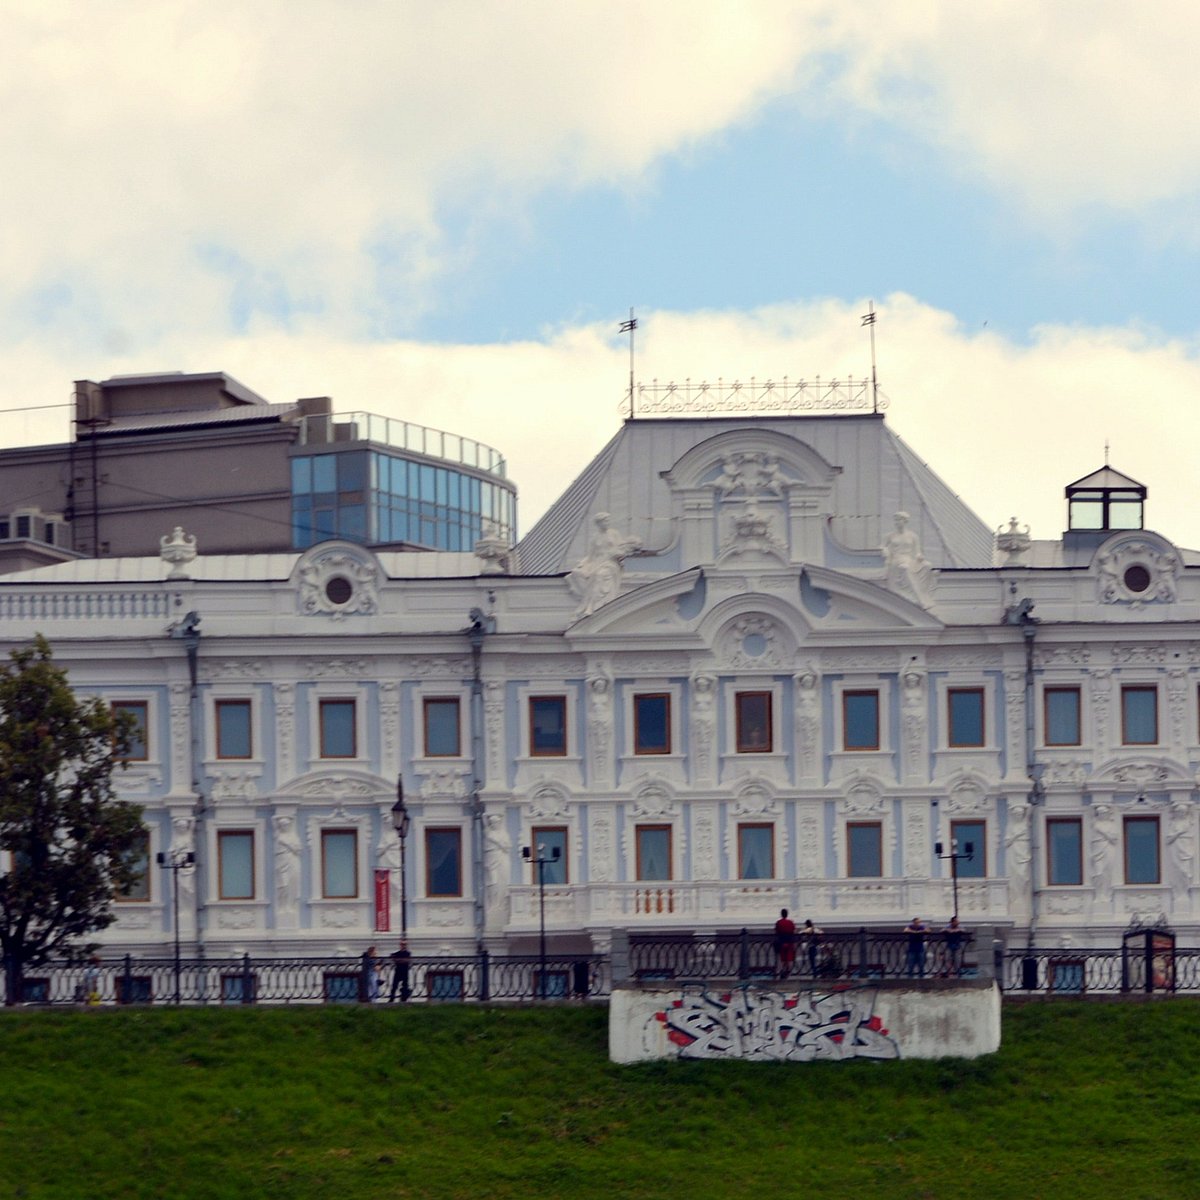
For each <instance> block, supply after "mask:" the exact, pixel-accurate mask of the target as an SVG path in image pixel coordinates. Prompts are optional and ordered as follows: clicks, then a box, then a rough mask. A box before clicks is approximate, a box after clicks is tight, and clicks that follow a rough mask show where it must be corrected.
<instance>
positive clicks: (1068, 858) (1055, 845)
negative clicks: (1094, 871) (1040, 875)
mask: <svg viewBox="0 0 1200 1200" xmlns="http://www.w3.org/2000/svg"><path fill="white" fill-rule="evenodd" d="M1046 840H1047V842H1048V843H1049V845H1048V846H1047V847H1046V851H1047V863H1048V865H1049V881H1050V883H1054V884H1080V883H1082V882H1083V854H1082V850H1083V832H1082V828H1081V825H1080V822H1079V821H1078V820H1075V819H1071V820H1053V819H1052V820H1049V821H1047V822H1046Z"/></svg>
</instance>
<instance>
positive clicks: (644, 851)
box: [637, 825, 671, 880]
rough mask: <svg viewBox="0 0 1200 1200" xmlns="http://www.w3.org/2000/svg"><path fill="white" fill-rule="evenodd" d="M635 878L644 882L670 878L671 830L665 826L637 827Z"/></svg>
mask: <svg viewBox="0 0 1200 1200" xmlns="http://www.w3.org/2000/svg"><path fill="white" fill-rule="evenodd" d="M637 877H638V878H639V879H645V880H656V879H670V878H671V830H670V829H669V828H668V827H667V826H664V825H639V826H638V830H637Z"/></svg>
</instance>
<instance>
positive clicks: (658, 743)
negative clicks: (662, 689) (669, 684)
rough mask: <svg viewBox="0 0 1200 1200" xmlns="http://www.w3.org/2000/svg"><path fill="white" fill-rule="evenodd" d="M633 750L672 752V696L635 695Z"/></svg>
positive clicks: (635, 751)
mask: <svg viewBox="0 0 1200 1200" xmlns="http://www.w3.org/2000/svg"><path fill="white" fill-rule="evenodd" d="M633 752H634V753H635V754H669V753H670V752H671V698H670V696H634V698H633Z"/></svg>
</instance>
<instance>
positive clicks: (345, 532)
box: [338, 504, 367, 541]
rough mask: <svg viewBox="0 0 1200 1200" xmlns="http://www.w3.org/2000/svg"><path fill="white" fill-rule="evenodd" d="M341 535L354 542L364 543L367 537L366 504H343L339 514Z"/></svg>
mask: <svg viewBox="0 0 1200 1200" xmlns="http://www.w3.org/2000/svg"><path fill="white" fill-rule="evenodd" d="M338 516H339V524H340V525H341V531H340V532H341V535H342V537H344V538H350V539H352V540H354V541H363V540H364V539H365V538H366V536H367V508H366V505H365V504H343V505H342V508H341V512H340V513H339V514H338Z"/></svg>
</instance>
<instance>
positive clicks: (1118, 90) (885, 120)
mask: <svg viewBox="0 0 1200 1200" xmlns="http://www.w3.org/2000/svg"><path fill="white" fill-rule="evenodd" d="M0 17H2V18H3V24H2V25H0V28H2V29H3V31H4V37H3V39H0V104H2V105H3V111H4V114H5V119H4V121H3V122H2V123H0V316H2V320H0V348H2V353H3V362H4V371H3V375H2V379H3V384H2V391H0V409H5V410H9V411H7V412H6V413H4V414H3V415H0V430H2V433H0V441H2V442H3V443H4V444H8V445H13V444H21V443H31V442H42V441H56V440H61V439H62V438H63V437H65V436H66V433H67V423H66V422H67V416H66V410H65V409H63V408H47V409H42V410H40V411H32V412H28V411H26V412H15V411H11V410H15V409H27V408H31V407H35V406H42V405H61V404H63V403H64V402H65V401H67V400H68V399H69V396H70V391H71V381H72V380H73V379H77V378H90V379H102V378H106V377H107V376H109V375H113V374H120V373H127V372H140V371H155V370H168V369H175V370H185V371H205V370H224V371H226V372H228V373H229V374H231V375H233V376H235V377H236V378H238V379H239V380H241V381H242V382H243V383H244V384H246V385H247V386H249V387H251V388H253V389H254V390H256V391H258V392H260V393H261V394H263V395H264V396H266V397H267V398H268V399H270V400H275V401H280V400H288V399H293V398H295V397H298V396H309V395H331V396H332V397H333V398H334V403H335V406H336V407H337V408H338V409H339V410H340V411H351V410H356V409H365V410H368V411H372V412H381V413H387V414H389V415H395V416H403V417H406V418H407V419H409V420H413V421H418V422H421V423H424V424H428V425H434V426H437V427H441V428H448V429H452V430H454V431H456V432H460V433H467V434H471V435H474V436H476V437H478V438H480V439H481V440H483V441H485V442H488V443H490V444H491V445H494V446H496V447H497V448H499V449H500V450H502V451H503V452H504V453H505V454H506V455H507V457H508V460H509V464H510V473H511V475H512V477H513V478H514V479H515V480H516V481H517V483H518V485H519V487H520V489H521V526H522V529H523V530H527V529H528V528H529V527H530V525H531V523H532V522H533V520H535V519H536V517H537V516H538V515H539V514H540V513H541V511H542V510H543V509H544V508H545V506H546V505H547V504H548V503H549V502H550V500H552V499H553V497H554V496H555V495H556V494H557V493H558V492H559V491H560V490H561V489H562V488H563V487H564V486H565V485H566V484H567V483H569V482H570V480H571V479H572V478H573V477H574V475H575V474H576V473H577V472H578V471H579V470H580V469H581V468H582V467H583V466H584V465H585V463H586V462H587V461H588V460H589V459H590V458H591V456H592V455H593V454H594V453H595V452H596V450H598V449H599V447H600V446H601V445H602V444H603V442H604V441H605V440H607V438H608V437H609V436H610V435H611V433H612V432H613V431H614V430H615V429H616V428H617V427H618V425H619V422H620V420H621V418H622V413H623V405H624V391H625V388H626V387H627V382H628V370H629V364H628V344H627V341H626V340H625V339H624V338H622V337H621V335H620V334H619V332H618V324H619V322H620V321H621V320H622V319H623V318H625V317H626V316H627V315H628V312H629V309H630V307H631V306H633V307H635V308H636V310H637V314H638V318H639V323H640V327H639V330H638V346H637V374H638V378H639V379H640V380H642V381H644V382H649V381H650V380H652V379H658V380H664V381H665V380H682V379H684V378H691V379H693V380H699V379H716V378H718V377H721V378H723V379H725V380H731V379H748V378H749V377H751V376H754V377H756V378H757V379H760V380H762V379H779V378H782V377H783V376H785V375H786V376H788V377H789V378H791V379H793V380H794V379H798V378H806V379H812V378H814V377H816V376H818V375H819V376H821V377H822V378H825V379H828V378H830V377H839V378H840V377H844V376H846V375H847V374H852V375H855V376H862V375H864V374H867V373H868V372H869V370H870V353H869V343H868V341H867V338H866V331H865V330H864V329H862V328H861V327H860V323H859V317H860V314H861V313H862V312H863V311H865V308H866V305H867V302H868V301H873V302H874V304H875V307H876V308H877V310H878V312H879V320H878V324H877V326H876V333H877V342H878V361H879V379H880V386H881V388H882V390H883V392H884V394H885V395H886V397H887V399H888V401H889V408H888V420H889V421H890V423H891V425H892V427H893V428H894V429H895V430H897V431H898V432H899V433H900V434H901V436H903V437H904V438H905V439H906V440H907V441H908V442H909V443H910V444H911V445H912V446H913V447H914V448H915V449H916V450H917V452H918V453H919V454H921V455H922V456H923V457H924V458H925V459H926V460H927V461H929V462H930V463H931V464H932V465H933V466H934V467H935V469H936V470H937V471H938V472H939V473H940V474H941V475H942V477H943V478H944V479H945V480H946V481H947V482H948V483H949V484H950V485H951V486H952V487H953V488H955V490H957V491H958V492H959V493H960V494H962V495H963V496H964V497H965V498H966V499H967V500H968V502H970V503H971V504H972V505H973V506H974V507H975V508H976V510H977V511H978V512H979V514H980V515H981V516H982V517H983V518H984V520H986V521H987V522H989V523H990V524H992V525H993V526H994V525H998V524H1000V523H1001V522H1002V521H1005V520H1007V518H1008V517H1010V516H1012V515H1016V516H1018V517H1019V518H1020V520H1021V521H1022V522H1023V523H1029V524H1031V525H1032V526H1033V532H1034V535H1035V536H1040V537H1053V536H1056V535H1057V533H1058V532H1059V531H1060V530H1061V529H1062V528H1063V524H1064V518H1065V505H1064V503H1063V499H1062V489H1063V487H1064V485H1065V484H1067V483H1069V482H1070V481H1072V480H1073V479H1075V478H1077V477H1079V476H1082V475H1084V474H1087V473H1088V472H1089V471H1091V470H1092V469H1094V468H1095V467H1097V466H1099V465H1100V464H1101V463H1102V462H1103V461H1104V453H1105V442H1106V440H1107V441H1108V442H1110V443H1111V461H1112V464H1113V465H1114V466H1115V467H1117V468H1119V469H1120V470H1123V471H1125V472H1126V473H1128V474H1130V475H1132V476H1134V477H1135V478H1137V479H1139V480H1141V481H1142V482H1144V483H1145V484H1147V485H1148V487H1149V488H1150V500H1149V508H1148V523H1149V524H1151V525H1153V526H1154V527H1156V528H1158V529H1159V530H1161V531H1162V532H1163V533H1164V534H1166V535H1167V536H1168V537H1170V538H1172V539H1174V540H1175V541H1176V542H1179V543H1181V544H1185V545H1189V546H1200V506H1198V505H1196V504H1195V503H1193V500H1192V477H1193V474H1194V473H1195V468H1194V466H1193V463H1194V461H1195V459H1196V458H1197V457H1198V451H1197V448H1196V445H1195V442H1194V438H1195V434H1196V432H1197V430H1198V428H1200V422H1198V421H1197V418H1196V416H1195V415H1194V413H1195V411H1196V409H1197V407H1198V406H1200V346H1198V342H1197V330H1198V328H1200V315H1198V314H1197V312H1196V310H1195V309H1194V308H1193V303H1194V298H1195V280H1196V278H1197V267H1198V266H1200V153H1197V146H1198V145H1200V105H1197V104H1196V103H1195V94H1194V91H1195V89H1194V84H1193V83H1192V76H1193V74H1194V70H1195V63H1196V61H1197V60H1198V59H1200V16H1197V14H1196V10H1195V7H1194V5H1192V4H1187V3H1183V2H1182V0H1160V3H1158V4H1157V5H1155V6H1154V7H1153V9H1147V8H1145V7H1142V6H1135V5H1130V4H1128V3H1125V2H1123V0H1087V2H1084V0H1054V2H1053V3H1046V2H1045V0H982V2H977V3H973V4H969V5H967V4H962V3H958V2H956V0H944V2H943V0H911V2H908V3H903V4H898V3H895V2H894V0H856V2H855V3H854V4H847V3H845V0H838V2H831V3H825V2H824V0H793V2H791V3H785V2H779V0H753V2H752V3H748V2H746V0H739V2H737V3H733V2H729V3H724V2H721V3H717V2H706V0H653V2H652V3H645V2H644V0H642V2H639V3H633V2H630V0H603V2H600V0H596V2H593V0H545V2H543V0H503V2H499V0H495V2H493V0H439V3H436V4H431V3H428V0H421V2H419V3H418V2H416V0H413V2H408V0H386V2H385V0H251V2H250V3H246V2H245V0H239V3H237V4H234V3H232V2H227V0H197V2H191V0H174V2H172V0H88V2H87V3H74V2H70V0H0Z"/></svg>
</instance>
